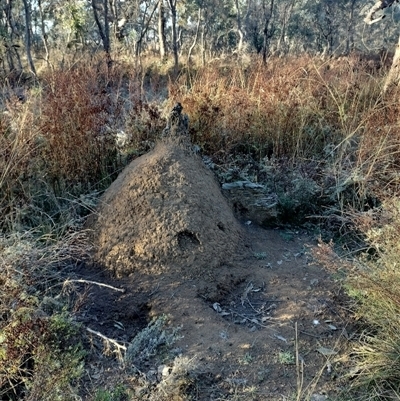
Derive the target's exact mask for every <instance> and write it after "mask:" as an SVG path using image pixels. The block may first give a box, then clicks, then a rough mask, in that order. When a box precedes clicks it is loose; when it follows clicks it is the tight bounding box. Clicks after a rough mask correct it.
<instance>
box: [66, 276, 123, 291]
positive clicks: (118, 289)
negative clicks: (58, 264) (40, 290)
mask: <svg viewBox="0 0 400 401" xmlns="http://www.w3.org/2000/svg"><path fill="white" fill-rule="evenodd" d="M69 283H86V284H95V285H98V286H99V287H107V288H111V289H112V290H114V291H119V292H122V293H124V292H125V291H126V290H125V288H116V287H113V286H112V285H108V284H104V283H98V282H97V281H91V280H83V279H79V280H65V281H64V285H66V284H69Z"/></svg>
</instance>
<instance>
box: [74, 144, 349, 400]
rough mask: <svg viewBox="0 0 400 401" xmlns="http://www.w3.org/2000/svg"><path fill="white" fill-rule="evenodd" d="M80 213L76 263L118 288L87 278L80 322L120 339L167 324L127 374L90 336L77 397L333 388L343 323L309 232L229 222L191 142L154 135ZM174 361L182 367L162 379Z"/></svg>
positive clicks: (305, 392) (323, 396)
mask: <svg viewBox="0 0 400 401" xmlns="http://www.w3.org/2000/svg"><path fill="white" fill-rule="evenodd" d="M89 221H90V223H89V224H90V227H91V228H92V229H93V232H94V234H93V241H94V243H95V246H96V252H95V254H94V257H93V263H88V264H86V265H85V266H81V267H80V269H78V270H77V272H76V274H77V276H79V277H80V278H83V279H86V280H92V281H97V282H101V283H104V284H107V285H111V286H114V287H116V288H122V289H124V292H123V293H122V292H118V291H116V290H115V289H112V288H107V287H100V286H97V285H91V286H90V288H87V290H86V292H85V293H86V298H85V299H84V300H83V302H81V306H80V310H79V312H78V314H77V318H78V320H79V321H81V322H82V323H83V326H84V327H88V328H90V329H92V330H95V331H97V332H99V333H101V334H102V335H104V336H106V337H108V338H109V339H113V340H115V341H117V342H118V343H120V344H123V345H128V344H129V343H130V342H131V341H132V340H133V339H134V338H135V336H136V335H137V334H138V333H139V332H140V331H141V330H143V329H144V328H145V327H146V326H147V325H148V323H149V322H150V321H151V319H152V318H154V317H157V316H162V315H166V316H167V317H168V321H167V331H168V330H173V329H178V331H177V333H176V338H175V342H174V344H173V345H171V346H170V347H162V349H160V350H159V352H158V353H157V355H154V356H153V357H151V358H148V359H147V360H145V361H142V362H141V363H140V366H136V368H137V370H136V371H135V370H134V369H133V368H132V366H131V365H129V364H123V363H122V362H121V361H119V360H118V358H117V357H116V356H115V355H114V354H113V353H112V352H111V354H107V353H106V354H105V353H104V348H103V347H102V345H101V342H100V343H99V340H101V339H100V337H98V336H96V335H93V336H92V337H90V338H91V341H92V345H93V349H92V352H91V354H90V355H89V357H88V359H89V360H88V364H87V366H88V370H87V375H86V378H85V386H86V388H87V394H86V395H85V396H84V397H86V398H85V399H87V400H89V399H93V398H91V397H93V394H94V392H95V390H93V389H98V388H113V387H115V386H117V385H118V384H124V385H126V387H127V388H135V389H136V390H137V394H139V393H140V394H142V395H141V397H142V398H138V399H154V400H155V399H160V400H186V399H187V400H225V399H226V400H239V399H240V400H253V399H254V400H271V401H273V400H289V399H311V400H327V399H328V398H327V397H328V396H329V395H331V394H336V392H337V387H338V383H337V382H336V378H337V376H338V372H339V371H340V369H341V364H342V361H341V359H340V350H341V347H342V345H343V344H344V343H345V342H346V341H347V339H348V338H349V337H350V335H351V329H350V328H349V327H348V326H347V323H346V314H345V311H344V309H343V308H342V307H341V306H340V305H341V304H342V302H341V295H340V291H339V289H338V286H337V285H336V284H335V282H334V280H333V278H332V277H331V276H330V274H329V273H328V272H326V271H324V270H323V269H322V268H321V267H320V266H318V265H317V264H315V263H313V261H312V260H311V257H310V254H309V249H310V247H312V246H316V243H315V239H314V238H312V237H311V236H310V235H309V234H308V233H307V232H306V231H305V230H302V229H298V230H297V229H296V230H294V229H293V230H288V229H286V230H283V229H276V230H272V229H268V230H266V229H263V228H260V227H257V226H256V225H255V224H253V223H252V222H249V221H247V222H244V221H242V222H240V221H238V220H237V219H236V218H235V216H234V215H233V212H232V210H231V208H230V206H229V202H227V200H226V199H225V198H224V197H223V196H222V194H221V191H220V188H219V184H218V183H217V181H216V180H215V178H214V176H213V175H212V173H211V172H209V171H208V170H207V168H206V167H205V166H204V165H203V163H202V162H201V159H200V157H198V156H197V155H194V154H193V153H192V152H191V150H190V149H188V148H185V147H182V146H178V145H177V144H174V143H173V142H168V141H164V142H160V143H159V144H158V145H157V146H156V148H155V149H154V150H153V151H152V152H150V153H149V154H147V155H144V156H142V157H141V158H139V159H137V160H135V161H134V162H132V163H131V165H130V166H128V167H127V169H126V170H125V171H124V172H123V173H122V174H121V175H120V177H119V178H118V179H117V181H116V182H115V183H114V184H113V185H112V186H111V187H110V188H109V190H108V191H107V192H106V193H105V195H104V197H103V198H102V203H101V206H100V207H99V212H98V214H96V215H95V216H93V217H92V218H91V219H90V220H89ZM108 345H109V347H110V349H109V351H113V350H114V351H115V347H113V346H112V344H110V343H109V344H108ZM178 363H180V364H181V365H182V364H183V363H184V369H183V370H184V374H181V375H180V376H179V380H178V379H176V380H175V382H173V381H172V379H171V378H172V375H173V374H172V373H171V370H172V368H173V367H174V366H176V365H177V364H178ZM181 371H182V369H181ZM168 380H169V387H168V386H167V387H165V386H164V387H163V388H164V392H163V391H159V392H158V393H157V394H158V396H155V395H154V394H155V393H154V394H153V395H151V394H152V391H154V392H155V391H158V390H160V388H161V387H160V386H161V384H160V383H162V382H164V383H166V382H168ZM157 386H158V387H157ZM174 386H175V387H174ZM157 389H158V390H157ZM166 389H167V390H166ZM299 392H301V394H302V397H301V398H296V397H297V395H298V394H299ZM138 397H139V396H138ZM146 397H147V398H146ZM151 397H153V398H151ZM306 397H309V398H306Z"/></svg>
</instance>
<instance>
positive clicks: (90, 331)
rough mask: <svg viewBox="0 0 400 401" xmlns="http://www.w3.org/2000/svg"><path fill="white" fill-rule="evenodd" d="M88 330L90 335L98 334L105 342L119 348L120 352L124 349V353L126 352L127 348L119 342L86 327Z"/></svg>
mask: <svg viewBox="0 0 400 401" xmlns="http://www.w3.org/2000/svg"><path fill="white" fill-rule="evenodd" d="M86 330H87V331H88V332H89V333H92V334H96V336H99V337H100V338H102V339H103V340H106V341H109V342H110V343H111V344H113V345H115V346H116V347H117V348H118V350H121V349H122V350H123V351H125V352H126V347H125V345H121V344H119V343H118V342H117V341H115V340H113V339H112V338H108V337H107V336H105V335H104V334H101V333H99V332H98V331H95V330H92V329H89V327H86Z"/></svg>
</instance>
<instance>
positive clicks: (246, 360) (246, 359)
mask: <svg viewBox="0 0 400 401" xmlns="http://www.w3.org/2000/svg"><path fill="white" fill-rule="evenodd" d="M251 362H253V357H252V355H251V354H250V353H249V352H246V353H245V354H244V355H243V356H242V357H241V358H240V359H239V363H240V364H241V365H250V363H251Z"/></svg>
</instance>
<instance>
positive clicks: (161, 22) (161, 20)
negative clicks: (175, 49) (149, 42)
mask: <svg viewBox="0 0 400 401" xmlns="http://www.w3.org/2000/svg"><path fill="white" fill-rule="evenodd" d="M166 24H167V18H166V16H165V8H164V0H160V2H159V3H158V41H159V46H160V58H161V60H164V59H165V58H166V57H167V37H166V34H165V26H166Z"/></svg>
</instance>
